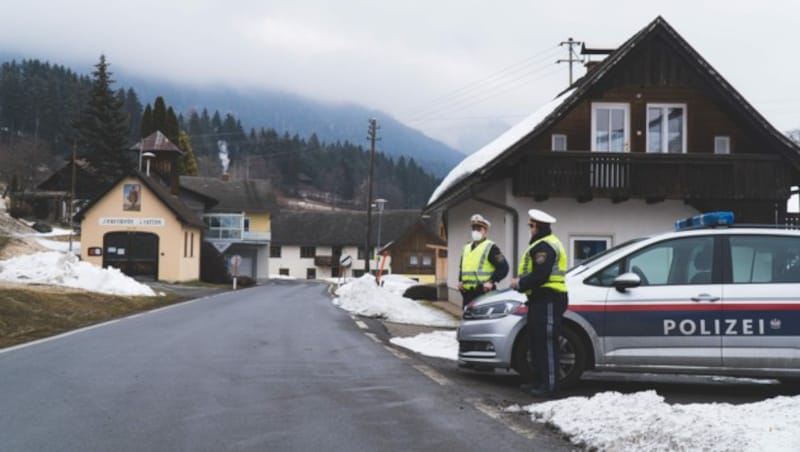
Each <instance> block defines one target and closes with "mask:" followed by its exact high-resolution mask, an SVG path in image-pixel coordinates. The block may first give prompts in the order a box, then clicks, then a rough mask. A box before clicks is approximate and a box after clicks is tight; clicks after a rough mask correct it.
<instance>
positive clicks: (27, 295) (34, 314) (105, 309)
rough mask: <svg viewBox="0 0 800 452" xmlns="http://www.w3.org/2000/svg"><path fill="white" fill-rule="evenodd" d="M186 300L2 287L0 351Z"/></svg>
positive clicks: (0, 294) (178, 297)
mask: <svg viewBox="0 0 800 452" xmlns="http://www.w3.org/2000/svg"><path fill="white" fill-rule="evenodd" d="M187 299H188V298H187V297H185V296H181V295H178V294H166V295H164V296H158V297H122V296H115V295H107V294H100V293H93V292H83V291H78V290H65V289H63V288H58V289H53V288H48V287H45V286H40V287H37V286H25V287H24V288H16V287H10V288H9V287H0V348H5V347H10V346H12V345H17V344H21V343H24V342H30V341H34V340H37V339H41V338H44V337H49V336H54V335H56V334H61V333H64V332H66V331H70V330H74V329H78V328H82V327H85V326H89V325H94V324H96V323H101V322H105V321H107V320H112V319H116V318H119V317H125V316H127V315H131V314H135V313H137V312H142V311H148V310H151V309H155V308H160V307H162V306H167V305H170V304H174V303H178V302H181V301H184V300H187Z"/></svg>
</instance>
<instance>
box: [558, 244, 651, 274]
mask: <svg viewBox="0 0 800 452" xmlns="http://www.w3.org/2000/svg"><path fill="white" fill-rule="evenodd" d="M646 238H647V237H638V238H635V239H632V240H628V241H627V242H622V243H620V244H619V245H615V246H612V247H611V248H609V249H607V250H603V251H601V252H599V253H597V254H593V255H592V256H590V257H589V258H587V259H585V260H583V261H581V263H579V264H577V265H575V266H574V267H572V268H570V269H569V270H567V272H568V273H569V272H571V271H572V270H574V269H576V268H578V267H587V266H588V265H589V264H591V263H592V262H594V261H596V260H598V259H600V258H602V257H605V256H608V255H609V254H611V253H614V252H616V251H618V250H620V249H622V248H625V247H627V246H629V245H633V244H634V243H636V242H640V241H642V240H644V239H646Z"/></svg>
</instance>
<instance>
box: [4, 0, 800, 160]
mask: <svg viewBox="0 0 800 452" xmlns="http://www.w3.org/2000/svg"><path fill="white" fill-rule="evenodd" d="M3 3H5V4H6V5H5V8H3V10H4V11H2V13H1V14H0V51H6V52H14V53H20V54H22V55H24V56H25V57H30V58H40V59H46V60H49V61H51V62H54V63H60V64H71V65H74V64H79V63H84V64H86V65H87V66H86V67H88V65H89V64H92V63H94V62H96V61H97V58H98V56H99V55H100V53H104V54H105V55H106V57H107V59H108V61H109V62H110V63H111V70H112V71H124V72H125V73H130V74H132V75H145V76H158V77H163V78H167V79H170V80H177V81H181V82H183V83H192V84H224V85H229V86H231V87H234V88H239V89H242V90H248V89H254V88H259V87H263V88H270V89H281V90H286V91H290V92H293V93H295V94H299V95H302V96H305V97H310V98H314V99H319V100H326V101H335V102H340V101H344V102H354V103H358V104H361V105H364V106H366V107H369V108H376V109H380V110H383V111H385V112H387V113H389V114H391V115H394V116H395V117H397V118H398V119H400V120H401V121H404V122H405V123H407V124H408V125H410V126H412V127H415V128H418V129H420V130H423V131H424V132H426V133H427V134H428V135H430V136H433V137H435V138H439V139H442V140H443V141H445V142H447V143H448V144H451V145H454V144H457V143H459V140H460V139H461V137H463V136H467V135H469V134H471V133H473V134H474V133H476V132H479V131H480V130H481V128H482V125H483V124H486V123H487V122H501V123H505V124H508V125H511V124H513V123H515V122H517V121H519V120H520V119H522V117H523V116H524V115H527V114H529V113H531V112H533V111H534V110H535V109H537V108H538V107H539V106H540V105H541V104H543V103H545V102H547V101H548V100H550V99H552V98H553V97H554V96H555V95H556V94H557V93H558V91H560V90H562V89H563V88H565V87H566V85H567V82H568V67H567V65H566V64H559V65H556V64H555V61H556V60H557V59H560V58H567V57H568V54H567V50H566V47H565V46H561V47H560V46H559V43H560V42H561V41H564V40H566V39H567V38H568V37H573V38H574V39H576V40H579V41H585V42H586V43H587V45H588V46H590V47H617V46H618V45H620V44H621V43H622V42H624V41H625V40H626V39H628V38H629V37H630V36H632V35H633V34H634V33H636V32H637V31H639V30H640V29H642V28H643V27H644V26H645V25H647V24H648V23H649V22H650V21H652V20H653V19H654V18H655V17H656V16H658V15H662V16H663V17H664V18H665V19H666V20H667V21H668V22H669V23H670V24H671V25H672V26H673V27H674V28H675V29H676V30H677V31H678V33H680V34H681V35H682V36H683V37H684V38H685V39H686V40H687V41H688V42H689V43H690V44H691V45H692V46H694V48H695V49H696V50H697V51H699V52H700V54H701V55H703V56H704V57H705V58H706V59H707V60H708V61H709V62H710V63H711V65H712V66H714V67H715V68H716V69H717V70H718V71H720V72H721V73H722V75H723V76H724V77H725V78H726V79H727V80H728V81H729V82H730V83H731V84H732V85H733V86H734V87H735V88H736V89H737V90H739V91H740V92H741V93H742V94H743V95H744V96H745V98H746V99H748V100H749V101H750V102H751V103H752V104H754V106H755V107H756V108H757V109H759V110H760V111H761V112H762V114H764V115H765V116H766V117H767V119H769V120H770V121H771V122H772V123H773V124H774V125H775V126H776V127H777V128H778V129H779V130H781V131H786V130H788V129H793V128H800V115H798V112H800V108H798V106H797V105H798V103H800V92H798V91H800V90H798V88H797V78H798V75H800V70H798V69H799V66H800V59H798V58H797V56H796V43H797V42H800V26H798V23H799V22H800V2H796V1H794V0H775V1H773V0H770V1H769V2H757V1H754V0H714V1H710V0H709V1H706V0H689V1H687V0H670V1H664V2H642V1H640V0H624V1H605V2H598V1H594V0H572V1H564V2H554V1H548V2H542V1H532V0H527V1H523V0H508V1H502V0H498V1H488V0H424V1H423V0H406V1H396V2H387V1H377V0H374V1H365V0H361V1H359V0H337V1H330V0H293V1H287V0H281V1H273V0H225V1H218V0H172V1H170V0H139V1H124V2H123V1H116V0H65V1H57V2H54V1H49V0H26V1H18V2H13V6H9V3H12V2H11V1H10V0H3ZM76 69H77V68H76ZM575 73H576V77H577V76H579V75H581V74H583V68H582V67H580V68H576V71H575ZM167 101H169V99H167ZM267 126H268V125H267ZM365 130H366V118H365ZM462 150H463V151H465V152H472V151H474V150H475V149H462Z"/></svg>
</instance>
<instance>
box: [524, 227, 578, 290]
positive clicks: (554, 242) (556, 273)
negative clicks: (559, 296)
mask: <svg viewBox="0 0 800 452" xmlns="http://www.w3.org/2000/svg"><path fill="white" fill-rule="evenodd" d="M541 242H546V243H547V244H548V245H550V246H551V247H552V248H553V249H554V250H555V251H556V258H555V261H554V262H553V268H552V269H551V270H550V277H549V278H547V282H545V283H544V284H542V287H547V288H549V289H553V290H555V291H558V292H564V293H566V291H567V283H566V282H565V278H564V275H565V274H566V273H567V252H566V251H564V246H563V245H561V241H560V240H558V237H556V236H555V235H553V234H550V235H546V236H544V237H542V238H540V239H539V240H537V241H535V242H533V243H531V245H530V246H529V247H528V248H527V249H526V250H525V254H523V255H522V259H520V260H519V268H518V269H517V274H518V275H519V277H520V278H522V277H524V276H525V275H527V274H529V273H531V272H532V271H533V265H534V262H533V259H531V250H532V249H533V247H535V246H536V245H538V244H539V243H541ZM531 292H532V290H526V291H525V293H526V294H527V295H530V294H531Z"/></svg>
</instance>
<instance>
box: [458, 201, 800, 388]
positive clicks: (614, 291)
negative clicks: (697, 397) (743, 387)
mask: <svg viewBox="0 0 800 452" xmlns="http://www.w3.org/2000/svg"><path fill="white" fill-rule="evenodd" d="M732 223H733V215H732V214H731V213H730V212H717V213H711V214H705V215H698V216H696V217H693V218H691V219H687V220H683V221H679V222H677V223H676V225H675V227H676V232H671V233H666V234H661V235H658V236H654V237H648V238H642V239H637V240H633V241H630V242H627V243H623V244H621V245H619V246H616V247H614V248H612V249H609V250H607V251H605V252H603V253H601V254H599V255H596V256H593V257H592V258H591V259H589V260H587V261H585V262H583V263H581V264H580V265H578V266H577V267H574V268H572V269H570V270H569V271H568V272H567V286H568V289H569V308H568V310H567V312H566V314H565V315H564V320H563V323H562V334H561V338H560V341H559V342H560V346H561V369H560V374H561V379H562V380H561V381H562V383H561V384H562V387H566V386H569V385H571V384H574V383H575V382H576V381H577V380H578V379H579V378H580V376H581V374H582V373H583V371H584V370H587V369H594V370H614V371H639V372H669V373H696V374H714V375H729V376H747V377H765V378H778V379H782V380H783V379H785V380H793V381H798V379H800V231H796V230H785V229H777V228H764V227H738V226H734V225H732ZM524 303H525V297H524V296H523V295H521V294H519V293H518V292H515V291H511V290H508V291H500V292H492V293H489V294H487V295H485V296H483V297H480V298H478V299H476V300H475V301H473V302H472V303H470V304H469V305H468V306H467V308H466V309H465V311H464V316H463V320H462V322H461V325H460V328H459V330H458V340H459V353H458V359H459V365H460V366H462V367H473V368H477V369H481V368H483V369H486V368H513V369H515V370H517V371H518V372H519V373H521V374H523V375H526V376H529V375H530V374H531V372H532V370H531V367H530V363H529V360H528V359H527V357H528V341H527V339H526V335H525V330H526V329H525V323H526V314H527V307H526V306H525V304H524Z"/></svg>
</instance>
